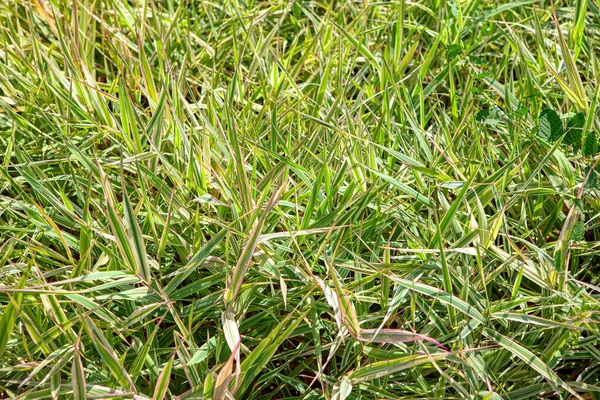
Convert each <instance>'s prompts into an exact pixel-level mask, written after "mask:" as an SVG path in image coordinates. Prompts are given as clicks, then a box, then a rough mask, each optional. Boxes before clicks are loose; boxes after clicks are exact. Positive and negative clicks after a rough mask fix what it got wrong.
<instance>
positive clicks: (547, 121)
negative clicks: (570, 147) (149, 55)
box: [538, 108, 566, 143]
mask: <svg viewBox="0 0 600 400" xmlns="http://www.w3.org/2000/svg"><path fill="white" fill-rule="evenodd" d="M538 132H539V134H540V136H542V137H543V138H545V139H547V140H549V141H551V142H555V141H557V140H558V139H559V138H560V137H561V136H562V135H563V123H562V121H561V119H560V117H559V116H558V114H557V113H556V111H554V110H552V109H549V108H546V109H545V110H544V111H542V112H541V113H540V123H539V127H538ZM565 143H566V139H565Z"/></svg>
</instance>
